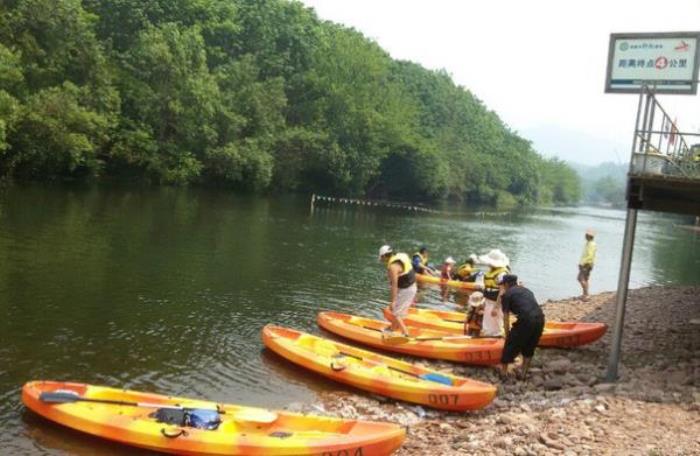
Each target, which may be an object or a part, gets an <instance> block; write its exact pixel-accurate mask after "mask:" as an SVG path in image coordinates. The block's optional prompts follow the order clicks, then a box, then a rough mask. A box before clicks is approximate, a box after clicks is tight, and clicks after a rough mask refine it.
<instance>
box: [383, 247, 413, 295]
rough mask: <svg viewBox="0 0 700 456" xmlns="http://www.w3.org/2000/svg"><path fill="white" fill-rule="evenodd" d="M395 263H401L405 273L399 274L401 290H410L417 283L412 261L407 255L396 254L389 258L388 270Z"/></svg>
mask: <svg viewBox="0 0 700 456" xmlns="http://www.w3.org/2000/svg"><path fill="white" fill-rule="evenodd" d="M393 263H401V268H402V269H403V271H402V272H401V274H399V288H408V287H410V286H411V285H413V284H414V283H416V271H414V270H413V264H411V259H410V258H409V257H408V255H406V254H405V253H395V254H394V255H392V256H391V257H390V258H389V261H388V262H387V264H386V268H387V269H389V266H391V265H392V264H393Z"/></svg>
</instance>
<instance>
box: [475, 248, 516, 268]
mask: <svg viewBox="0 0 700 456" xmlns="http://www.w3.org/2000/svg"><path fill="white" fill-rule="evenodd" d="M477 263H480V264H485V265H487V266H491V267H492V268H505V267H506V266H508V265H510V260H509V259H508V257H507V256H506V254H505V253H503V252H501V251H500V249H493V250H491V251H490V252H489V253H487V254H486V255H481V256H480V257H479V259H478V261H477Z"/></svg>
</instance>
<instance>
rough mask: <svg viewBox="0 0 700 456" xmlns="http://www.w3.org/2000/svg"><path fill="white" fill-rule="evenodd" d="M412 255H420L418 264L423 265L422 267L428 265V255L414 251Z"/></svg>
mask: <svg viewBox="0 0 700 456" xmlns="http://www.w3.org/2000/svg"><path fill="white" fill-rule="evenodd" d="M413 256H414V257H416V256H417V257H420V265H421V266H423V267H426V266H428V256H427V255H423V254H421V253H420V252H416V253H414V254H413Z"/></svg>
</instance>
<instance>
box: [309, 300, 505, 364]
mask: <svg viewBox="0 0 700 456" xmlns="http://www.w3.org/2000/svg"><path fill="white" fill-rule="evenodd" d="M317 322H318V324H319V326H321V327H322V328H323V329H325V330H327V331H330V332H332V333H335V334H337V335H339V336H342V337H345V338H347V339H351V340H354V341H356V342H359V343H361V344H365V345H369V346H371V347H376V348H380V349H382V350H387V351H394V352H398V353H404V354H407V355H412V356H418V357H422V358H434V359H444V360H448V361H458V362H462V363H467V364H478V365H493V364H498V363H499V362H500V360H501V353H502V352H503V339H502V338H473V337H469V336H462V335H458V336H455V335H454V334H450V333H447V332H444V331H435V330H431V329H425V328H416V327H411V328H408V330H409V336H410V337H408V338H403V339H404V340H400V339H401V338H397V339H399V341H398V343H397V342H392V340H394V339H393V338H386V337H384V335H383V334H382V331H383V330H385V329H387V328H388V327H389V323H388V322H386V321H381V320H373V319H371V318H364V317H357V316H355V315H348V314H343V313H338V312H320V313H319V314H318V318H317Z"/></svg>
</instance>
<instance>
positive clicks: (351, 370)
mask: <svg viewBox="0 0 700 456" xmlns="http://www.w3.org/2000/svg"><path fill="white" fill-rule="evenodd" d="M262 339H263V342H264V343H265V346H266V347H268V348H269V349H270V350H272V351H274V352H275V353H277V354H278V355H280V356H282V357H283V358H286V359H287V360H289V361H291V362H293V363H295V364H298V365H300V366H302V367H304V368H307V369H309V370H312V371H314V372H316V373H318V374H321V375H323V376H325V377H328V378H330V379H333V380H336V381H338V382H341V383H345V384H347V385H351V386H354V387H356V388H359V389H362V390H365V391H370V392H372V393H375V394H380V395H382V396H387V397H391V398H394V399H399V400H402V401H406V402H413V403H416V404H421V405H425V406H428V407H432V408H437V409H442V410H451V411H466V410H475V409H480V408H483V407H485V406H486V405H488V404H489V403H490V402H491V401H492V400H493V398H494V397H495V396H496V387H495V386H493V385H490V384H488V383H483V382H479V381H475V380H471V379H467V378H463V377H457V376H453V375H449V374H444V373H442V372H436V371H434V370H430V369H426V368H422V367H419V366H416V365H415V364H411V363H408V362H404V361H400V360H397V359H394V358H390V357H388V356H383V355H379V354H376V353H373V352H370V351H367V350H362V349H359V348H357V347H352V346H350V345H345V344H342V343H339V342H336V341H332V340H329V339H324V338H322V337H318V336H314V335H311V334H307V333H303V332H299V331H295V330H292V329H287V328H281V327H279V326H273V325H267V326H265V327H264V328H263V330H262ZM426 375H428V376H429V375H437V376H439V377H441V378H442V379H443V380H448V381H451V383H452V384H451V385H446V384H442V383H439V382H435V381H430V380H424V379H422V378H421V376H426Z"/></svg>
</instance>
